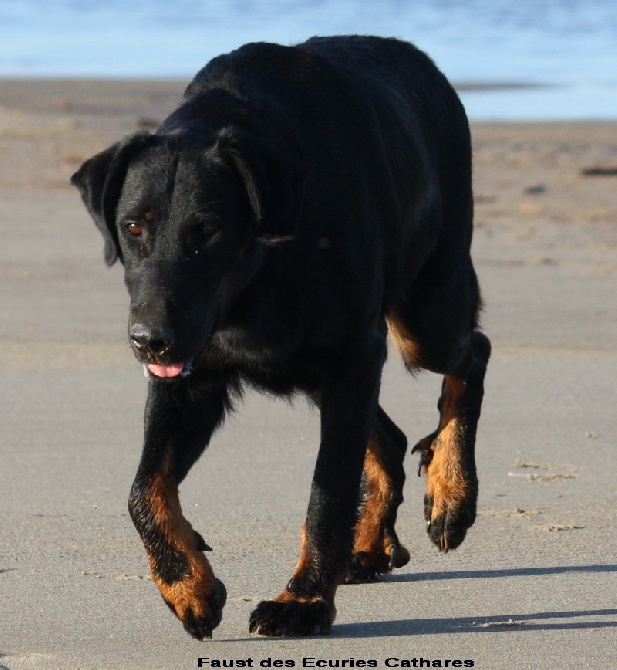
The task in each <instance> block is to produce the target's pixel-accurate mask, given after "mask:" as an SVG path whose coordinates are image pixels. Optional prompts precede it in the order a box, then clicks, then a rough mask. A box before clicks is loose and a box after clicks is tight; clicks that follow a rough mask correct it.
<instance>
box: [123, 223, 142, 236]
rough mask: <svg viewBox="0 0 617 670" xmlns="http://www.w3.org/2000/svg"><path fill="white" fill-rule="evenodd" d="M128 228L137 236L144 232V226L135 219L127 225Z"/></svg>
mask: <svg viewBox="0 0 617 670" xmlns="http://www.w3.org/2000/svg"><path fill="white" fill-rule="evenodd" d="M126 229H127V230H128V231H129V233H131V235H133V236H135V237H139V236H140V235H141V233H142V230H143V229H142V227H141V226H140V225H139V224H138V223H136V222H135V221H131V222H130V223H128V224H127V225H126Z"/></svg>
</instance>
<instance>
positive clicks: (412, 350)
mask: <svg viewBox="0 0 617 670" xmlns="http://www.w3.org/2000/svg"><path fill="white" fill-rule="evenodd" d="M386 323H387V324H388V332H389V333H390V337H391V338H392V342H393V343H394V346H395V347H396V348H397V350H398V351H399V353H400V354H401V356H402V357H403V360H404V361H405V363H406V364H407V365H409V366H411V367H418V368H419V367H422V357H421V353H420V345H419V343H418V341H417V340H416V339H415V338H414V336H413V335H412V334H411V333H410V332H409V330H408V329H407V326H405V324H404V323H403V320H402V319H401V318H400V316H399V315H398V313H397V312H391V313H390V314H388V316H387V317H386Z"/></svg>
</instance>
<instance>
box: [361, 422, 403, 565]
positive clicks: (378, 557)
mask: <svg viewBox="0 0 617 670" xmlns="http://www.w3.org/2000/svg"><path fill="white" fill-rule="evenodd" d="M383 459H384V456H383V446H382V444H381V442H380V439H379V435H378V433H377V431H373V433H372V435H371V438H370V440H369V444H368V449H367V452H366V456H365V459H364V473H365V478H366V494H365V498H364V501H363V505H362V512H361V515H360V518H359V519H358V521H357V523H356V527H355V533H354V546H353V553H354V554H365V555H366V556H367V557H368V564H369V565H370V566H372V567H373V568H374V570H375V571H376V572H377V573H385V572H389V570H390V560H391V555H392V551H393V544H392V538H390V537H387V534H386V532H385V530H386V520H387V518H388V514H389V513H390V512H391V505H392V498H393V496H394V483H393V481H392V478H391V477H390V476H389V475H388V473H387V471H386V469H385V468H384V466H383ZM397 504H398V503H397ZM397 551H398V552H399V557H398V561H400V562H401V564H405V563H407V561H408V560H409V552H408V551H407V549H405V547H403V546H402V545H401V544H397ZM395 567H399V566H398V565H396V566H395Z"/></svg>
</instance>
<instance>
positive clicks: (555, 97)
mask: <svg viewBox="0 0 617 670" xmlns="http://www.w3.org/2000/svg"><path fill="white" fill-rule="evenodd" d="M334 33H373V34H380V35H389V36H390V35H391V36H396V37H400V38H403V39H407V40H410V41H413V42H415V43H416V44H417V45H418V46H419V47H420V48H422V49H424V50H425V51H427V52H428V53H429V54H430V55H431V56H432V57H433V59H434V60H435V61H436V62H437V64H438V65H439V66H440V67H441V69H442V70H443V71H444V72H445V73H446V75H447V76H448V77H449V78H450V79H451V80H453V81H456V82H486V81H489V82H515V83H533V84H546V85H547V86H539V87H533V88H513V89H511V90H498V91H490V92H465V93H463V100H464V102H465V105H466V107H467V109H468V112H469V114H470V116H471V117H472V118H495V119H500V118H501V119H543V118H617V5H616V4H615V0H594V1H593V2H590V1H589V0H414V1H411V0H372V1H371V2H369V1H367V0H364V1H360V0H269V1H266V2H263V1H262V2H257V1H254V0H210V1H207V2H205V1H204V2H198V1H197V0H175V1H174V0H134V1H131V2H126V1H124V2H120V1H119V0H105V2H100V1H97V2H92V1H89V0H0V45H1V46H0V76H31V77H38V76H57V77H91V76H100V77H157V78H158V77H162V78H164V77H182V78H187V79H188V78H190V77H191V76H192V75H193V74H194V73H195V72H196V71H197V70H198V69H199V68H200V67H201V66H202V65H203V64H204V63H205V62H206V61H207V60H209V59H210V58H212V57H213V56H215V55H216V54H218V53H222V52H226V51H229V50H231V49H233V48H235V47H237V46H239V45H240V44H242V43H244V42H247V41H257V40H270V41H276V42H281V43H283V44H290V43H294V42H297V41H301V40H303V39H306V38H307V37H309V36H311V35H314V34H321V35H326V34H334ZM0 104H1V101H0Z"/></svg>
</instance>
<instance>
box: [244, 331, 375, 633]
mask: <svg viewBox="0 0 617 670" xmlns="http://www.w3.org/2000/svg"><path fill="white" fill-rule="evenodd" d="M384 360H385V336H384V337H381V336H380V335H377V334H376V335H375V336H374V337H371V338H370V340H369V341H368V342H365V343H363V344H362V346H358V347H354V348H353V349H352V348H351V347H350V348H349V349H348V350H347V351H346V352H345V353H344V354H341V356H340V357H337V364H336V366H332V367H330V368H329V370H328V374H327V376H326V378H325V379H324V382H323V385H322V389H321V393H320V394H319V395H320V408H321V444H320V448H319V455H318V457H317V465H316V467H315V473H314V475H313V483H312V487H311V497H310V501H309V507H308V513H307V517H306V524H305V526H304V529H303V531H302V547H301V555H300V560H299V561H298V565H297V567H296V570H295V573H294V575H293V577H292V578H291V580H290V581H289V583H288V584H287V587H286V588H285V589H284V590H283V592H282V593H281V594H280V595H279V596H278V597H277V598H275V600H273V601H264V602H261V603H260V604H259V605H258V606H257V608H256V609H255V610H254V612H253V613H252V614H251V618H250V624H249V629H250V632H251V633H254V634H256V635H269V636H281V635H325V634H327V633H329V632H330V626H331V624H332V622H333V621H334V617H335V614H336V610H335V607H334V595H335V593H336V588H337V585H338V584H339V583H340V582H341V581H342V580H343V578H344V576H345V575H346V572H347V569H348V566H349V561H350V555H351V548H352V542H353V530H354V524H355V522H356V515H357V508H358V498H359V491H360V479H361V476H362V466H363V461H364V456H365V453H366V448H367V444H368V439H369V435H370V433H371V429H372V426H373V422H374V417H375V412H376V408H377V400H378V396H379V383H380V379H381V369H382V367H383V363H384Z"/></svg>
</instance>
